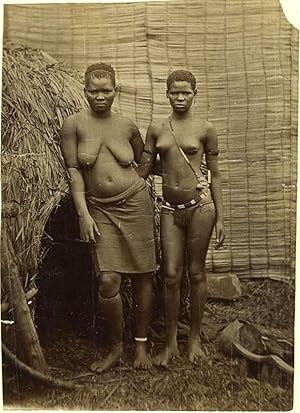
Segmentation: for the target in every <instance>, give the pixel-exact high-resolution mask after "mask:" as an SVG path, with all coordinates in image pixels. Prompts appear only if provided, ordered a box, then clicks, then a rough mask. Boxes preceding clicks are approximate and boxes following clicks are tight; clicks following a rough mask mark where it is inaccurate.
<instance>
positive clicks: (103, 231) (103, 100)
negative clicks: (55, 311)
mask: <svg viewBox="0 0 300 413" xmlns="http://www.w3.org/2000/svg"><path fill="white" fill-rule="evenodd" d="M84 92H85V96H86V99H87V101H88V103H89V109H88V110H84V111H82V112H80V113H78V114H75V115H73V116H70V117H68V118H67V119H66V120H65V122H64V124H63V127H62V130H61V138H62V140H61V148H62V153H63V156H64V159H65V163H66V166H67V168H68V171H69V175H70V189H71V194H72V197H73V201H74V204H75V207H76V211H77V214H78V218H79V224H80V231H81V237H82V239H83V240H84V241H86V242H91V243H92V251H93V261H94V266H95V269H96V274H97V276H98V281H99V294H98V295H99V302H100V306H101V309H102V313H103V315H104V318H105V319H106V321H107V324H108V333H109V336H110V352H109V354H108V356H107V357H106V358H105V359H104V360H102V361H96V362H95V363H94V364H93V365H92V367H91V368H92V370H94V371H96V372H102V371H104V370H107V369H108V368H110V367H111V366H112V365H114V364H115V363H116V362H118V361H119V359H120V357H121V354H122V350H123V346H122V335H123V308H122V301H121V297H120V293H119V292H120V284H121V275H122V274H128V275H132V278H131V279H132V285H133V292H134V302H135V306H134V308H135V322H136V327H135V340H136V354H135V362H134V365H135V366H136V367H138V368H148V367H149V366H150V365H151V362H150V359H149V357H148V355H147V353H146V342H147V327H148V323H149V320H150V316H151V302H152V273H153V271H155V269H156V260H155V246H154V235H153V234H154V228H153V223H154V220H153V208H152V203H151V200H150V197H149V193H148V190H147V188H146V186H145V181H144V179H142V178H140V177H139V175H138V174H137V172H136V169H135V168H134V162H136V163H138V162H139V161H140V157H141V154H142V151H143V141H142V139H141V137H140V134H139V131H138V129H137V127H136V126H135V124H134V123H133V122H132V121H130V120H129V119H127V118H125V117H123V116H120V115H119V114H117V113H114V112H113V111H112V110H111V107H112V104H113V101H114V98H115V95H116V92H117V88H116V84H115V72H114V69H113V68H112V67H111V66H110V65H107V64H104V63H99V64H95V65H92V66H90V67H88V68H87V70H86V73H85V90H84Z"/></svg>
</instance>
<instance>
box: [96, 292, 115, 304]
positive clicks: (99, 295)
mask: <svg viewBox="0 0 300 413" xmlns="http://www.w3.org/2000/svg"><path fill="white" fill-rule="evenodd" d="M119 296H120V293H118V294H116V295H114V296H113V297H102V295H101V294H100V293H98V297H99V300H101V301H106V302H108V301H114V300H115V299H116V298H117V299H119Z"/></svg>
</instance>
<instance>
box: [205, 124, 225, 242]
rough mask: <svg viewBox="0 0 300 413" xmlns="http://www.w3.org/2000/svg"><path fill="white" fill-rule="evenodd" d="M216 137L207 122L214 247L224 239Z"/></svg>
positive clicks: (206, 152) (207, 151)
mask: <svg viewBox="0 0 300 413" xmlns="http://www.w3.org/2000/svg"><path fill="white" fill-rule="evenodd" d="M218 153H219V151H218V137H217V132H216V130H215V128H214V127H213V125H212V124H211V123H209V125H208V128H207V136H206V143H205V157H206V164H207V167H208V169H209V170H210V172H211V193H212V198H213V201H214V204H215V208H216V224H215V227H216V237H217V242H216V248H218V247H220V246H221V245H222V244H223V242H224V240H225V232H224V224H223V204H222V189H221V186H222V184H221V174H220V171H219V166H218Z"/></svg>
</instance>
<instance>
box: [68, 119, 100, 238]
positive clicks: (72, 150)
mask: <svg viewBox="0 0 300 413" xmlns="http://www.w3.org/2000/svg"><path fill="white" fill-rule="evenodd" d="M60 134H61V150H62V154H63V157H64V160H65V164H66V167H67V169H68V172H69V176H70V180H69V186H70V191H71V195H72V198H73V201H74V204H75V208H76V211H77V214H78V217H79V225H80V232H81V237H82V239H83V240H84V241H93V242H95V234H94V232H96V234H98V235H100V233H99V231H98V228H97V225H96V223H95V222H94V220H93V219H92V217H91V216H90V214H89V211H88V208H87V203H86V198H85V183H84V178H83V174H82V172H81V170H80V167H79V165H78V160H77V134H76V123H75V119H74V117H73V116H71V117H69V118H67V119H66V120H65V121H64V124H63V126H62V129H61V132H60Z"/></svg>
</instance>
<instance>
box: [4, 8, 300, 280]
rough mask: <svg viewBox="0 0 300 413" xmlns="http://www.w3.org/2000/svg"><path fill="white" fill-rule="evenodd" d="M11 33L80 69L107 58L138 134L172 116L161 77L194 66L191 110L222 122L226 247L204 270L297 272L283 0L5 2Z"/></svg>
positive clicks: (292, 49)
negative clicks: (194, 94) (195, 81)
mask: <svg viewBox="0 0 300 413" xmlns="http://www.w3.org/2000/svg"><path fill="white" fill-rule="evenodd" d="M20 27H23V30H19V28H20ZM4 29H5V36H6V38H8V39H11V40H15V41H17V42H18V43H25V44H28V45H32V46H34V47H40V48H42V49H43V50H45V51H47V52H48V53H51V55H53V56H55V58H57V59H58V60H59V61H62V60H64V61H66V62H68V63H69V64H70V65H71V66H72V68H74V69H75V70H79V71H80V72H81V73H82V72H83V70H84V68H85V67H86V65H88V64H90V63H94V62H96V61H99V60H102V61H106V62H108V63H111V64H112V65H113V66H114V67H115V68H116V72H117V79H118V83H119V85H121V93H120V94H119V95H118V98H117V99H116V103H115V108H116V109H117V110H120V111H121V113H122V114H124V115H127V116H129V117H131V118H132V119H133V120H134V121H135V122H136V123H137V125H138V126H139V128H140V129H141V131H142V133H143V134H144V133H145V131H146V129H147V126H148V125H149V122H150V121H151V120H152V119H157V118H160V117H162V116H165V115H166V114H167V113H168V112H169V106H168V102H167V100H166V99H165V78H166V76H167V75H168V74H169V73H170V71H172V70H174V69H178V68H182V67H186V68H188V69H191V70H192V71H193V72H194V74H195V75H196V77H197V79H198V82H199V95H198V98H197V104H196V107H195V110H196V112H197V113H199V115H201V116H203V117H205V118H208V119H209V120H211V121H212V122H213V123H214V124H215V126H216V128H217V131H218V134H219V142H220V149H221V154H220V168H221V172H222V179H223V200H224V214H225V225H226V231H227V240H226V247H227V249H226V250H220V251H214V250H213V248H211V249H210V251H209V254H208V258H207V266H208V268H209V269H212V270H214V271H228V270H232V271H235V272H236V273H237V274H238V275H242V274H245V275H247V276H248V275H249V274H251V275H253V276H267V275H269V276H274V277H277V278H282V277H286V278H288V277H289V276H290V275H292V276H293V270H294V263H295V210H296V208H295V207H296V202H295V198H296V191H295V189H296V186H295V182H296V164H297V163H296V153H297V151H296V143H297V140H296V135H297V79H298V74H297V73H298V58H297V52H298V32H297V30H295V29H293V28H292V26H291V25H290V24H289V23H288V21H287V20H286V18H285V16H284V14H283V12H282V10H281V7H280V2H279V1H278V0H266V1H263V2H262V1H258V0H243V1H237V0H226V1H225V0H224V1H219V2H210V1H208V0H203V1H202V0H186V1H182V0H181V1H177V0H175V1H167V2H165V1H160V2H153V3H151V2H139V3H128V4H117V3H113V4H109V3H106V4H100V3H93V4H92V3H91V4H49V5H44V4H43V5H6V6H5V28H4Z"/></svg>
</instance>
